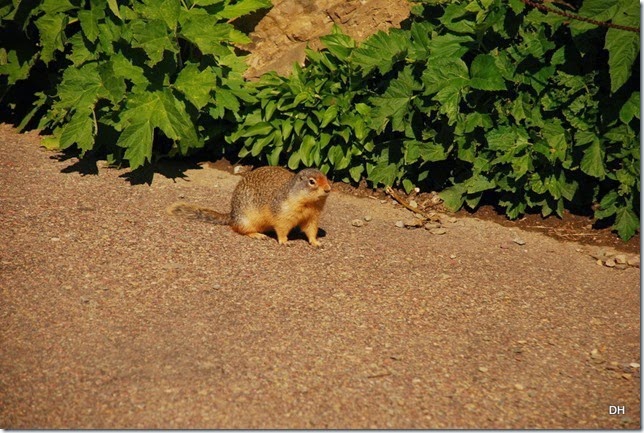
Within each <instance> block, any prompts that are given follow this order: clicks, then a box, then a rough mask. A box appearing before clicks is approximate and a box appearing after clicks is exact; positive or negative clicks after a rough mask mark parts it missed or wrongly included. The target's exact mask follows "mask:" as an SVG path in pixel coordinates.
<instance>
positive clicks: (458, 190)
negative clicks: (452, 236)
mask: <svg viewBox="0 0 644 433" xmlns="http://www.w3.org/2000/svg"><path fill="white" fill-rule="evenodd" d="M465 193H466V188H465V187H464V186H463V185H462V184H458V185H454V186H451V187H449V188H446V189H444V190H443V191H441V192H440V193H438V195H439V197H440V198H441V199H442V200H443V205H445V207H446V208H447V209H448V210H450V211H452V212H456V211H457V210H459V209H460V208H461V207H463V203H464V202H465Z"/></svg>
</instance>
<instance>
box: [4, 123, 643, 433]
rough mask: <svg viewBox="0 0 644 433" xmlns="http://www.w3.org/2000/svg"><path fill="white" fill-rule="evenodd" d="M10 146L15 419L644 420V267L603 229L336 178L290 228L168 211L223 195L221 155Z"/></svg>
mask: <svg viewBox="0 0 644 433" xmlns="http://www.w3.org/2000/svg"><path fill="white" fill-rule="evenodd" d="M0 146H1V148H2V150H3V151H2V156H0V185H2V188H0V238H1V239H2V243H1V244H0V303H1V305H2V308H1V309H0V427H1V428H11V429H13V428H75V429H81V428H120V429H123V428H143V429H153V428H184V429H187V428H298V429H301V428H396V429H407V428H462V427H463V428H584V429H590V428H606V429H608V428H610V429H612V428H630V429H639V428H640V426H641V424H640V366H639V365H640V362H641V361H640V269H639V267H634V266H628V267H625V268H624V269H621V268H620V267H617V266H616V267H612V268H609V267H607V266H602V265H598V264H597V263H596V259H595V258H593V257H592V256H591V255H590V254H591V253H597V251H596V250H597V249H599V248H600V247H598V246H589V245H585V246H584V245H580V244H576V243H570V242H562V241H560V240H556V239H553V238H551V237H547V236H545V235H543V234H539V233H534V232H527V231H522V230H519V229H518V228H513V227H504V226H501V225H498V224H495V223H493V222H489V221H484V220H479V219H477V218H474V217H472V216H458V217H456V218H454V217H453V216H448V217H447V218H446V219H445V221H444V224H443V228H444V229H445V233H444V234H442V235H439V234H431V233H430V231H428V230H425V229H423V228H420V229H408V228H399V227H397V226H396V222H397V221H400V220H405V219H406V218H408V217H409V215H410V213H409V212H408V211H407V210H405V209H403V208H401V207H400V206H394V205H392V204H391V200H385V202H384V203H383V202H382V201H381V200H379V199H371V198H357V197H353V196H352V195H349V194H343V193H339V192H334V193H332V194H331V196H330V198H329V200H328V203H327V207H326V209H325V213H324V215H323V218H322V223H321V228H322V229H323V230H324V236H322V237H321V240H322V242H323V243H324V248H323V249H320V250H317V249H314V248H312V247H310V246H309V245H308V244H307V243H306V242H305V241H304V240H302V239H298V238H297V237H296V236H294V237H293V238H292V240H291V241H290V246H279V245H278V244H277V242H275V241H272V240H271V241H259V240H253V239H249V238H245V237H242V236H239V235H237V234H235V233H233V232H232V231H231V230H230V229H229V228H227V227H223V226H213V225H209V224H206V223H199V222H186V221H183V220H180V219H175V218H172V217H170V216H167V215H166V214H165V213H164V209H165V207H166V206H168V205H169V204H171V203H173V202H174V201H177V200H183V201H190V202H196V203H201V204H206V205H209V206H212V207H214V208H217V209H220V210H226V209H227V206H228V200H229V197H230V194H231V192H232V189H233V187H234V185H235V183H236V182H237V181H238V179H239V176H233V175H231V174H230V173H226V172H224V171H220V170H217V169H214V168H211V167H210V166H209V165H208V164H204V165H196V164H187V165H186V164H184V165H179V164H171V165H165V166H160V167H158V169H157V172H156V173H155V175H154V177H153V180H152V182H151V184H148V183H140V182H137V179H135V178H132V176H130V175H128V173H127V171H125V170H116V169H109V168H105V166H104V164H103V163H102V162H100V161H99V162H98V163H96V162H92V161H84V162H79V161H78V160H77V159H75V158H70V159H65V158H60V157H57V156H56V154H53V153H51V152H47V151H45V150H43V149H42V148H40V147H39V146H38V137H37V136H36V135H35V134H33V133H32V134H27V135H20V134H17V133H16V132H15V131H14V130H13V129H12V128H11V127H9V126H6V125H2V126H0ZM338 189H339V188H338ZM365 217H367V218H366V219H370V221H369V222H364V224H363V225H362V226H361V227H356V226H354V225H353V224H352V221H354V220H356V219H359V220H363V221H364V219H365ZM369 217H370V218H369ZM611 412H618V413H616V414H611Z"/></svg>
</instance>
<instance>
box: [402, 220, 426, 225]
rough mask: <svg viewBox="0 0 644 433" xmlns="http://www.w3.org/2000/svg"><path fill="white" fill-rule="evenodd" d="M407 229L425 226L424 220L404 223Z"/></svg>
mask: <svg viewBox="0 0 644 433" xmlns="http://www.w3.org/2000/svg"><path fill="white" fill-rule="evenodd" d="M403 224H404V225H405V227H422V226H423V220H422V219H413V220H406V221H404V222H403Z"/></svg>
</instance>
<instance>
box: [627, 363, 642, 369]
mask: <svg viewBox="0 0 644 433" xmlns="http://www.w3.org/2000/svg"><path fill="white" fill-rule="evenodd" d="M628 365H629V367H631V368H640V365H639V364H638V363H637V362H631V363H630V364H628Z"/></svg>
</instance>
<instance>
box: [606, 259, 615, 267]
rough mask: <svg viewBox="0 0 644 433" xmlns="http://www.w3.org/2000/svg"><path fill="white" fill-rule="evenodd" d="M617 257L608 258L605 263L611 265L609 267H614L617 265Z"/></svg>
mask: <svg viewBox="0 0 644 433" xmlns="http://www.w3.org/2000/svg"><path fill="white" fill-rule="evenodd" d="M615 264H616V263H615V259H612V258H611V259H608V260H606V261H605V262H604V265H605V266H607V267H609V268H614V267H615Z"/></svg>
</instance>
